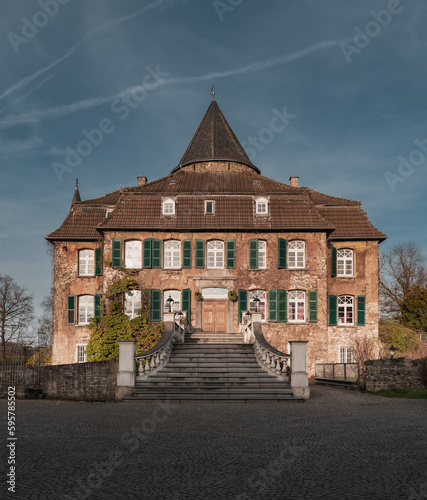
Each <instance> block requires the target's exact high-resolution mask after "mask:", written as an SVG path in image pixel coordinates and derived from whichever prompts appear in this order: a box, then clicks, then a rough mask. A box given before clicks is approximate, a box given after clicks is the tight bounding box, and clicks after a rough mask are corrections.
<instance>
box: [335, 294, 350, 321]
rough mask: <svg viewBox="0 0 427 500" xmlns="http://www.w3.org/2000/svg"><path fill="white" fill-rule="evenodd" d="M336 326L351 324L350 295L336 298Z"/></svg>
mask: <svg viewBox="0 0 427 500" xmlns="http://www.w3.org/2000/svg"><path fill="white" fill-rule="evenodd" d="M338 324H339V325H352V324H353V297H352V296H351V295H341V296H340V297H338Z"/></svg>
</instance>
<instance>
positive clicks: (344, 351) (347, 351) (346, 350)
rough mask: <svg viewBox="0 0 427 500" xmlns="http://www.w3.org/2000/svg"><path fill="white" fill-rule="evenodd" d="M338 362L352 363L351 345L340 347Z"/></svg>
mask: <svg viewBox="0 0 427 500" xmlns="http://www.w3.org/2000/svg"><path fill="white" fill-rule="evenodd" d="M339 362H340V363H354V355H353V349H352V348H351V347H340V361H339Z"/></svg>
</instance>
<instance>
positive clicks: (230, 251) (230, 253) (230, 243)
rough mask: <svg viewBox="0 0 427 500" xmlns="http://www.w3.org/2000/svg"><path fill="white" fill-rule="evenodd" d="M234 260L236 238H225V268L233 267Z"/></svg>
mask: <svg viewBox="0 0 427 500" xmlns="http://www.w3.org/2000/svg"><path fill="white" fill-rule="evenodd" d="M235 260H236V240H227V269H234V267H235Z"/></svg>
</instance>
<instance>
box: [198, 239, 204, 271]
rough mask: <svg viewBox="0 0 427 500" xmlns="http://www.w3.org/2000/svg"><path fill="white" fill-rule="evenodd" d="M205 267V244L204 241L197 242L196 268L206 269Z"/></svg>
mask: <svg viewBox="0 0 427 500" xmlns="http://www.w3.org/2000/svg"><path fill="white" fill-rule="evenodd" d="M204 267H205V242H204V240H196V268H197V269H204Z"/></svg>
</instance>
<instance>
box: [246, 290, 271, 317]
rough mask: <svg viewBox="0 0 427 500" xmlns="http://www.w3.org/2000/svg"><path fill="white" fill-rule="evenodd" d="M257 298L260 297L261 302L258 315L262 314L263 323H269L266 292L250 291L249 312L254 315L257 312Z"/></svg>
mask: <svg viewBox="0 0 427 500" xmlns="http://www.w3.org/2000/svg"><path fill="white" fill-rule="evenodd" d="M255 297H258V298H259V300H260V302H259V303H258V304H259V309H258V313H261V321H262V322H263V323H265V321H267V292H266V291H265V290H249V311H250V312H251V313H252V314H253V313H254V312H256V305H255V302H254V299H255Z"/></svg>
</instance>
